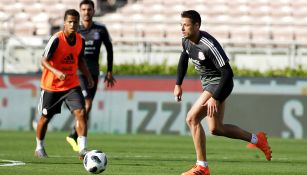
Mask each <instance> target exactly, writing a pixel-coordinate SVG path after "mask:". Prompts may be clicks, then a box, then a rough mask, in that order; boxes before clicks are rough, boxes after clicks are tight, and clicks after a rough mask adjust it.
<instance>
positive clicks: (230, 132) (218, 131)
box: [206, 102, 252, 141]
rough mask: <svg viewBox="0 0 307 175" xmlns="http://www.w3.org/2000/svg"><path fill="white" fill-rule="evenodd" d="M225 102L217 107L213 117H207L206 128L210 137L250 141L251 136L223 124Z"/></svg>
mask: <svg viewBox="0 0 307 175" xmlns="http://www.w3.org/2000/svg"><path fill="white" fill-rule="evenodd" d="M224 112H225V102H222V103H221V104H219V106H218V112H217V113H215V115H214V116H213V117H207V118H206V119H207V122H208V127H209V130H210V132H211V134H212V135H216V136H225V137H229V138H233V139H241V140H245V141H250V140H251V138H252V134H251V133H249V132H247V131H245V130H243V129H241V128H239V127H238V126H236V125H231V124H224V123H223V120H224Z"/></svg>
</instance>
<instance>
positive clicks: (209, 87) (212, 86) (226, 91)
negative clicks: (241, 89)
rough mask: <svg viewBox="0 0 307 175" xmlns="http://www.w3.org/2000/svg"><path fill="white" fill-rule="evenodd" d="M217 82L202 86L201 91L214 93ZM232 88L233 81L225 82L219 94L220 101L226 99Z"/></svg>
mask: <svg viewBox="0 0 307 175" xmlns="http://www.w3.org/2000/svg"><path fill="white" fill-rule="evenodd" d="M218 86H219V84H207V85H206V86H203V91H208V92H210V93H211V94H214V92H215V91H216V89H217V88H218ZM232 89H233V81H231V82H230V83H228V84H227V86H226V87H225V88H224V89H223V92H222V94H221V98H220V101H221V102H223V101H225V100H226V98H227V97H228V96H229V95H230V94H231V92H232Z"/></svg>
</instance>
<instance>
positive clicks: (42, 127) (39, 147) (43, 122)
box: [34, 115, 50, 158]
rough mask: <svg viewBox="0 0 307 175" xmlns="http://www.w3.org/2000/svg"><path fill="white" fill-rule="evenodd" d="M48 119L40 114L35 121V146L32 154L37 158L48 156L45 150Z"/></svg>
mask: <svg viewBox="0 0 307 175" xmlns="http://www.w3.org/2000/svg"><path fill="white" fill-rule="evenodd" d="M49 121H50V119H48V118H47V117H45V116H44V115H42V116H41V117H40V119H39V121H38V123H37V128H36V148H35V152H34V155H35V156H36V157H39V158H44V157H48V155H47V153H46V151H45V136H46V132H47V128H48V123H49Z"/></svg>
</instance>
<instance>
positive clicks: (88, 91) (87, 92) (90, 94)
mask: <svg viewBox="0 0 307 175" xmlns="http://www.w3.org/2000/svg"><path fill="white" fill-rule="evenodd" d="M98 77H99V76H97V75H94V76H92V78H93V80H94V87H92V88H88V87H87V86H88V83H87V80H86V77H85V76H84V75H79V80H80V86H81V89H82V94H83V96H84V98H87V99H91V100H93V99H94V97H95V95H96V91H97V86H98Z"/></svg>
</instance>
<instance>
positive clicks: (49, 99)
mask: <svg viewBox="0 0 307 175" xmlns="http://www.w3.org/2000/svg"><path fill="white" fill-rule="evenodd" d="M63 102H65V104H66V106H67V107H68V108H69V110H70V111H71V112H72V111H74V110H76V109H84V108H85V101H84V97H83V96H82V92H81V88H80V87H79V86H78V87H75V88H72V89H70V90H67V91H63V92H51V91H46V90H43V89H42V91H41V96H40V100H39V104H38V112H39V113H40V115H44V116H46V117H47V118H51V117H53V115H55V114H58V113H61V107H62V103H63Z"/></svg>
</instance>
